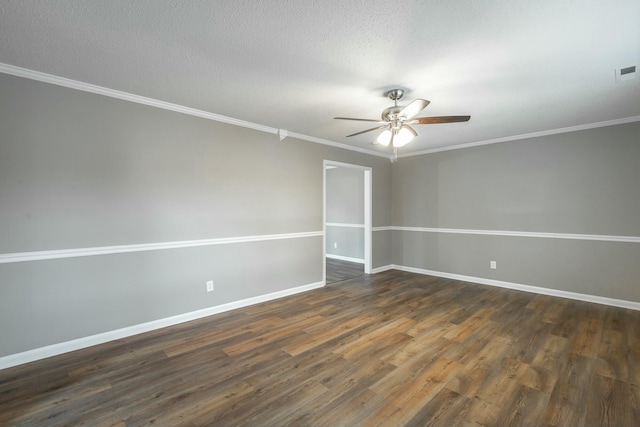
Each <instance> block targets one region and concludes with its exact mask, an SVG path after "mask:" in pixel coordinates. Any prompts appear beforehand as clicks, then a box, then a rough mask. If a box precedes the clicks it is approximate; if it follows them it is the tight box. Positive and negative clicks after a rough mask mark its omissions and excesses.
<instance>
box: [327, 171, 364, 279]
mask: <svg viewBox="0 0 640 427" xmlns="http://www.w3.org/2000/svg"><path fill="white" fill-rule="evenodd" d="M328 166H337V167H343V168H350V169H356V170H361V171H363V173H364V200H363V204H364V272H365V273H366V274H371V265H372V260H373V248H372V247H373V244H372V237H373V231H372V223H373V219H372V218H373V213H372V210H373V175H372V168H371V167H370V166H361V165H355V164H351V163H343V162H336V161H333V160H324V161H323V162H322V231H323V233H324V237H323V239H322V245H323V246H322V247H323V248H325V251H324V252H325V253H324V254H323V258H322V265H323V269H322V271H324V274H325V275H324V276H323V280H326V271H325V269H324V263H325V257H326V247H327V238H326V233H327V225H328V224H327V167H328Z"/></svg>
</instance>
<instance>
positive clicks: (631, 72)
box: [616, 65, 636, 83]
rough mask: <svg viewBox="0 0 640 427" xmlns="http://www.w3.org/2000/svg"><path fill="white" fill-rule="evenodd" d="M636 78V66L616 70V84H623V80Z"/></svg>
mask: <svg viewBox="0 0 640 427" xmlns="http://www.w3.org/2000/svg"><path fill="white" fill-rule="evenodd" d="M635 77H636V66H635V65H632V66H630V67H624V68H620V69H616V83H620V82H623V81H625V80H631V79H634V78H635Z"/></svg>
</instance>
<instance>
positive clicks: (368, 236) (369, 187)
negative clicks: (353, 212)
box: [364, 168, 373, 274]
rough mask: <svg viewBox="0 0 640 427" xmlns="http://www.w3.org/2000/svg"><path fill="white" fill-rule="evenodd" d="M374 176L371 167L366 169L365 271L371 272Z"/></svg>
mask: <svg viewBox="0 0 640 427" xmlns="http://www.w3.org/2000/svg"><path fill="white" fill-rule="evenodd" d="M372 209H373V177H372V170H371V168H368V169H365V170H364V272H365V274H371V267H372V264H373V231H372V228H373V214H372Z"/></svg>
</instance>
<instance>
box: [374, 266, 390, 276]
mask: <svg viewBox="0 0 640 427" xmlns="http://www.w3.org/2000/svg"><path fill="white" fill-rule="evenodd" d="M389 270H393V265H391V264H389V265H383V266H381V267H376V268H373V269H372V270H371V274H378V273H382V272H384V271H389Z"/></svg>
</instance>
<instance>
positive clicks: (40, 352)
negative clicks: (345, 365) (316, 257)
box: [0, 282, 324, 369]
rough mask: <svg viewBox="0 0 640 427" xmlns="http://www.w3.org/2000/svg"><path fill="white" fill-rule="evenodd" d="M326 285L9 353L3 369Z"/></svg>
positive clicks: (1, 362) (2, 361)
mask: <svg viewBox="0 0 640 427" xmlns="http://www.w3.org/2000/svg"><path fill="white" fill-rule="evenodd" d="M323 286H324V282H316V283H311V284H308V285H303V286H298V287H295V288H290V289H284V290H282V291H277V292H272V293H269V294H265V295H259V296H256V297H252V298H247V299H243V300H240V301H233V302H230V303H226V304H221V305H217V306H214V307H209V308H204V309H202V310H196V311H192V312H189V313H184V314H179V315H176V316H171V317H166V318H164V319H158V320H153V321H151V322H146V323H141V324H138V325H133V326H128V327H126V328H122V329H116V330H114V331H108V332H103V333H101V334H96V335H91V336H88V337H83V338H78V339H75V340H71V341H66V342H62V343H58V344H52V345H49V346H46V347H40V348H36V349H33V350H28V351H25V352H22V353H17V354H10V355H8V356H3V357H0V369H6V368H10V367H12V366H17V365H22V364H25V363H29V362H34V361H36V360H40V359H45V358H47V357H52V356H57V355H60V354H63V353H68V352H70V351H75V350H80V349H83V348H87V347H91V346H94V345H98V344H103V343H106V342H109V341H113V340H117V339H121V338H126V337H130V336H132V335H137V334H141V333H144V332H150V331H153V330H156V329H160V328H165V327H167V326H173V325H177V324H180V323H184V322H189V321H191V320H197V319H201V318H203V317H207V316H211V315H214V314H218V313H224V312H225V311H231V310H235V309H237V308H243V307H247V306H250V305H254V304H259V303H261V302H266V301H271V300H274V299H278V298H283V297H286V296H289V295H294V294H298V293H301V292H307V291H310V290H312V289H317V288H321V287H323Z"/></svg>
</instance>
